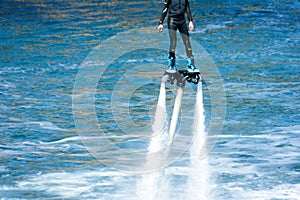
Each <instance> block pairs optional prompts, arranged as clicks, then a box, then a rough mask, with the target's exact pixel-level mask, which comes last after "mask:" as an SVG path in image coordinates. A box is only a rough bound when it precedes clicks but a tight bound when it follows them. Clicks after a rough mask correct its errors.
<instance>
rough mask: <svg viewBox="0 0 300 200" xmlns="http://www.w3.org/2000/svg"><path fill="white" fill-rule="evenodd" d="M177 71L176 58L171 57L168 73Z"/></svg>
mask: <svg viewBox="0 0 300 200" xmlns="http://www.w3.org/2000/svg"><path fill="white" fill-rule="evenodd" d="M176 70H177V68H176V58H174V57H171V58H169V59H168V69H167V72H168V73H175V72H176Z"/></svg>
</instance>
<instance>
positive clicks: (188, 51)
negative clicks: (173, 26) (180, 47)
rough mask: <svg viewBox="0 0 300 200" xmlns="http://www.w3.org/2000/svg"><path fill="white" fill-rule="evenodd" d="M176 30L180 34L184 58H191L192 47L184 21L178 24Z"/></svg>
mask: <svg viewBox="0 0 300 200" xmlns="http://www.w3.org/2000/svg"><path fill="white" fill-rule="evenodd" d="M178 30H179V32H180V35H181V38H182V42H183V44H184V46H185V51H186V56H187V57H188V58H191V57H193V52H192V45H191V42H190V34H189V31H188V28H187V26H186V23H185V21H184V22H183V23H180V25H179V26H178Z"/></svg>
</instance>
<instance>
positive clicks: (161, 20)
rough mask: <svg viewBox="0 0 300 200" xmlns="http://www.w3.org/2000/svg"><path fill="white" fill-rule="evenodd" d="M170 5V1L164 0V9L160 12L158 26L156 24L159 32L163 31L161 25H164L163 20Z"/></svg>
mask: <svg viewBox="0 0 300 200" xmlns="http://www.w3.org/2000/svg"><path fill="white" fill-rule="evenodd" d="M170 3H171V2H170V0H165V2H164V8H163V10H162V13H161V16H160V20H159V24H158V27H157V29H158V31H159V32H162V31H163V28H164V25H163V23H164V20H165V18H166V16H167V13H168V9H169V5H170Z"/></svg>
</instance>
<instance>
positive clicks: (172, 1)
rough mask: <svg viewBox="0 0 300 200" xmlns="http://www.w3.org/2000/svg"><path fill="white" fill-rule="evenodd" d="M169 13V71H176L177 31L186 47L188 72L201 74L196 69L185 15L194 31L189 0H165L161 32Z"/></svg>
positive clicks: (159, 29) (190, 28)
mask: <svg viewBox="0 0 300 200" xmlns="http://www.w3.org/2000/svg"><path fill="white" fill-rule="evenodd" d="M167 13H168V22H167V23H168V29H169V37H170V48H169V59H168V68H169V69H168V70H169V71H176V70H177V69H176V56H175V49H176V42H177V36H176V34H177V30H178V31H179V32H180V35H181V38H182V41H183V44H184V45H185V50H186V55H187V70H188V71H189V72H199V70H198V69H197V68H196V67H195V61H194V57H193V53H192V46H191V42H190V38H189V31H188V28H187V25H186V18H185V14H187V17H188V20H189V30H190V31H193V30H194V23H193V18H192V14H191V9H190V4H189V0H165V1H164V7H163V10H162V13H161V17H160V20H159V25H158V27H157V29H158V31H159V32H162V31H163V29H164V26H163V23H164V20H165V18H166V16H167Z"/></svg>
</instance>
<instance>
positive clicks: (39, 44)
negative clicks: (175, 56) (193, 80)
mask: <svg viewBox="0 0 300 200" xmlns="http://www.w3.org/2000/svg"><path fill="white" fill-rule="evenodd" d="M158 2H159V1H125V0H124V1H79V0H78V1H76V0H72V1H50V0H45V1H17V0H11V1H1V2H0V20H1V29H0V37H1V40H0V44H1V45H0V49H1V56H0V63H1V64H0V97H1V98H0V110H1V112H0V137H1V140H0V160H1V162H0V198H1V199H13V198H15V199H33V198H36V199H135V198H136V195H135V193H136V191H135V190H136V188H135V184H136V182H137V180H138V179H139V175H136V174H130V173H123V172H121V171H119V170H118V168H117V169H115V168H113V167H116V166H115V165H114V162H116V160H118V158H120V157H122V156H123V155H118V152H116V153H115V152H111V151H110V149H109V148H107V149H106V150H107V152H101V153H107V154H108V155H110V156H111V157H108V158H106V159H108V161H107V160H106V161H107V162H105V164H104V163H103V162H99V161H98V160H99V159H98V158H97V157H95V156H94V155H93V154H92V153H90V152H89V151H88V150H87V149H88V148H86V145H84V144H83V142H82V140H81V139H80V137H79V135H78V126H77V127H76V124H75V122H74V116H73V114H74V113H73V107H72V104H73V103H74V102H72V96H73V89H74V84H75V79H76V76H77V74H78V72H79V69H80V68H81V67H82V63H83V62H84V61H85V59H86V57H88V55H90V53H91V52H92V51H93V50H94V48H95V47H97V46H98V45H99V44H101V43H103V42H105V41H108V40H112V41H113V38H112V37H113V36H115V35H116V34H120V33H123V32H127V31H130V30H131V29H136V28H137V29H139V28H143V27H153V30H155V28H156V26H157V21H158V18H159V15H160V11H161V8H162V4H161V3H160V2H159V3H158ZM191 6H192V12H193V16H194V20H195V25H196V30H195V31H194V32H193V33H191V37H192V39H193V40H195V41H196V42H197V43H199V44H201V46H202V47H203V48H204V49H205V50H206V52H207V53H208V54H209V55H210V56H211V58H212V59H213V60H214V62H215V64H216V66H217V68H218V70H219V72H220V75H221V77H222V80H223V83H224V84H223V86H224V88H225V92H226V103H227V105H226V108H224V109H226V118H225V122H224V127H223V128H222V129H221V130H216V131H221V134H220V135H215V134H214V132H212V133H209V135H208V137H209V140H210V141H211V143H209V144H210V145H211V146H212V147H213V148H212V150H211V151H210V153H209V155H208V160H209V170H210V185H211V186H210V187H211V196H212V197H211V199H272V200H275V199H276V200H277V199H286V200H287V199H289V200H290V199H298V198H299V196H300V193H299V191H300V162H299V160H300V153H299V152H300V139H299V134H300V124H299V121H300V113H299V110H300V108H299V105H300V81H299V76H300V68H299V35H300V31H299V26H300V25H299V8H300V4H299V2H298V1H295V0H286V1H284V0H277V1H275V0H267V1H257V0H251V1H233V0H232V1H218V0H215V1H191ZM164 36H165V39H166V41H168V38H167V36H166V35H159V34H158V36H157V37H158V38H163V39H164ZM124 39H125V40H126V38H124ZM127 39H128V38H127ZM148 39H149V38H148ZM145 40H147V38H145ZM149 40H150V42H152V43H153V45H154V46H155V44H156V43H157V44H158V43H160V42H161V41H155V40H154V39H153V38H150V39H149ZM116 43H117V42H116ZM128 43H129V44H130V45H131V46H134V41H133V40H132V41H129V42H128ZM122 44H123V43H120V44H119V47H117V48H111V55H118V54H120V55H119V56H118V57H117V58H116V59H115V60H114V61H115V62H114V63H113V64H112V65H111V66H110V68H109V70H106V71H105V74H104V75H103V76H102V79H101V80H99V83H98V86H97V91H96V95H95V110H96V115H97V118H98V120H99V122H100V125H101V129H102V130H104V132H105V134H111V135H110V136H111V137H112V138H113V139H114V137H115V136H116V138H115V140H113V142H116V143H117V144H118V145H119V147H120V148H125V149H144V148H146V147H147V141H136V140H134V138H135V137H136V136H140V135H139V134H141V133H139V134H138V133H136V134H133V133H134V130H131V131H132V132H131V134H132V135H130V134H129V136H128V137H125V139H124V138H123V139H121V140H120V138H119V136H120V135H121V136H122V134H123V132H122V131H121V130H120V129H121V128H122V127H121V128H120V124H117V123H116V119H114V118H113V117H114V116H113V113H112V109H113V108H114V107H112V106H111V103H110V102H111V97H112V96H113V94H112V90H113V88H114V87H115V86H116V85H117V84H116V82H117V81H118V80H119V77H120V74H122V75H123V74H125V72H126V70H127V69H128V68H134V67H137V66H140V65H145V66H147V65H151V63H158V64H160V65H164V64H165V63H166V61H165V58H166V57H167V49H168V47H167V46H166V47H165V49H166V51H164V50H162V49H159V50H158V49H146V50H145V51H131V52H129V53H126V54H121V53H120V52H121V50H120V49H122ZM123 45H124V44H123ZM108 48H110V47H109V46H108ZM101 51H102V50H100V52H101ZM103 51H104V50H103ZM106 58H107V60H108V62H110V61H111V60H110V59H112V57H111V56H109V55H108V56H107V57H106ZM179 62H182V60H180V59H179ZM199 66H202V65H201V64H199ZM113 67H114V68H117V70H111V69H112V68H113ZM158 69H159V68H158ZM203 70H204V69H203ZM163 71H164V68H161V71H158V70H156V71H154V72H153V71H151V68H149V69H148V71H147V73H146V74H145V73H140V74H138V75H139V77H142V78H141V79H138V80H137V78H132V79H129V82H134V83H136V82H137V81H140V82H142V81H143V80H144V79H145V80H146V82H147V81H148V80H149V79H151V81H150V83H147V84H146V83H145V84H143V85H142V87H140V88H137V89H136V90H135V92H134V93H133V94H134V95H133V96H132V97H130V101H129V110H130V114H131V115H132V116H131V119H132V120H133V122H135V124H137V126H140V127H144V126H149V124H150V122H151V114H150V115H149V113H153V107H154V106H155V104H156V102H157V97H158V93H159V83H160V78H161V76H162V74H163ZM203 75H204V76H205V74H203ZM129 77H130V76H129ZM149 77H150V78H149ZM127 84H128V85H130V84H129V83H127ZM207 86H213V80H212V81H211V82H208V83H207ZM124 88H126V82H125V83H124ZM203 90H204V91H203V92H204V108H205V115H206V117H207V119H209V118H210V116H211V115H212V113H211V110H212V109H211V97H210V93H209V91H208V89H207V87H206V86H205V85H204V88H203ZM172 91H173V88H172V87H171V86H170V87H169V90H168V94H169V95H168V98H169V99H167V102H168V103H169V105H170V104H171V102H172V100H173V95H172ZM122 94H124V95H126V90H125V91H123V93H122ZM187 96H188V98H190V97H191V94H187ZM188 104H189V103H188V102H185V104H184V105H185V106H188ZM169 111H171V109H170V108H169ZM124 116H125V115H124ZM124 116H123V117H124ZM184 117H185V116H183V118H184ZM207 121H208V122H207V124H209V120H207ZM121 122H122V123H123V124H122V125H128V124H130V122H129V121H128V124H127V122H126V121H121ZM182 127H183V130H187V129H184V124H183V125H182ZM187 133H188V131H187ZM147 134H148V132H147ZM117 136H118V137H117ZM128 138H130V139H129V140H128ZM216 139H217V140H216ZM116 140H117V141H116ZM103 148H104V149H105V147H103ZM101 150H103V149H101ZM109 159H111V161H110V160H109ZM186 159H187V158H186V156H185V154H183V155H182V157H181V158H180V159H178V161H177V162H175V163H173V165H172V166H171V167H170V169H169V171H167V174H168V176H169V177H170V179H169V181H170V185H171V186H173V187H170V191H169V192H170V194H172V195H169V196H170V197H172V198H171V199H182V198H183V197H182V196H181V195H180V193H182V190H184V188H183V187H181V185H184V183H185V182H186V176H185V170H186V168H185V167H186ZM132 161H133V162H136V160H135V159H134V158H132ZM107 163H111V165H107ZM130 186H132V187H130ZM199 187H201V186H199Z"/></svg>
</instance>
